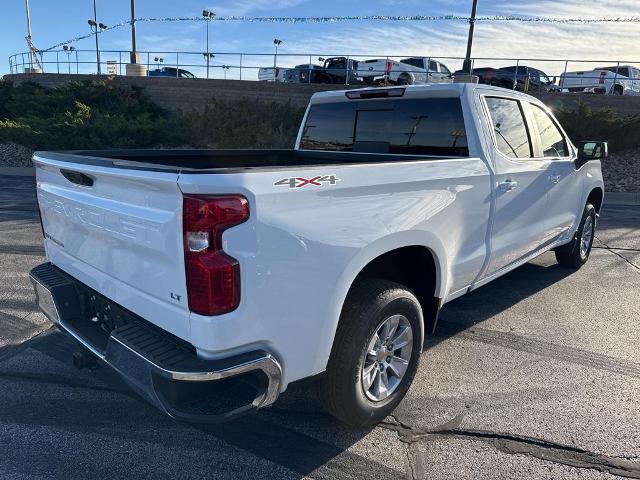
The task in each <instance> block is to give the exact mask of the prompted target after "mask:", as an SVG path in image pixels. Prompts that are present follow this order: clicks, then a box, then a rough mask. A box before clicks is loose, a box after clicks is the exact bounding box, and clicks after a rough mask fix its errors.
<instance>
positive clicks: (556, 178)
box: [549, 175, 562, 183]
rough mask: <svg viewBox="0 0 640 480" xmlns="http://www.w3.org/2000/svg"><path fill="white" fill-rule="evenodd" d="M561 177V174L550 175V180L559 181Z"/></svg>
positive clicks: (552, 181)
mask: <svg viewBox="0 0 640 480" xmlns="http://www.w3.org/2000/svg"><path fill="white" fill-rule="evenodd" d="M560 178H562V176H561V175H549V181H550V182H551V183H558V182H559V181H560Z"/></svg>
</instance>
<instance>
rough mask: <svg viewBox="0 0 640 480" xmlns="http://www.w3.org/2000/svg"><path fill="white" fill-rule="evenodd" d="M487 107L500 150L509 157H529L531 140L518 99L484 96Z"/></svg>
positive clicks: (531, 155) (531, 151)
mask: <svg viewBox="0 0 640 480" xmlns="http://www.w3.org/2000/svg"><path fill="white" fill-rule="evenodd" d="M486 102H487V108H488V109H489V115H490V116H491V124H492V125H493V131H494V134H495V138H496V146H497V148H498V150H499V151H500V152H502V153H503V154H505V155H506V156H507V157H511V158H531V157H533V150H532V149H531V140H530V139H529V133H528V131H527V127H526V124H525V121H524V115H523V114H522V109H521V108H520V102H518V100H514V99H510V98H498V97H486Z"/></svg>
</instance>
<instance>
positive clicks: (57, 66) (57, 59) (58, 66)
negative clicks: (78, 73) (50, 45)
mask: <svg viewBox="0 0 640 480" xmlns="http://www.w3.org/2000/svg"><path fill="white" fill-rule="evenodd" d="M59 53H60V52H58V50H56V70H57V72H58V73H60V56H59V55H58V54H59ZM43 63H44V62H43Z"/></svg>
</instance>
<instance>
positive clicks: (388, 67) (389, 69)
mask: <svg viewBox="0 0 640 480" xmlns="http://www.w3.org/2000/svg"><path fill="white" fill-rule="evenodd" d="M391 68H393V63H392V62H387V75H389V74H390V73H391Z"/></svg>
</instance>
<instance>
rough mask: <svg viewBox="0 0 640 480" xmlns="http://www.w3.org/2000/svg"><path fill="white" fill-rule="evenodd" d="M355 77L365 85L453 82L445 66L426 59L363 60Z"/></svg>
mask: <svg viewBox="0 0 640 480" xmlns="http://www.w3.org/2000/svg"><path fill="white" fill-rule="evenodd" d="M357 76H358V78H360V79H361V80H362V82H363V83H366V84H373V83H376V82H382V81H388V82H390V83H393V84H396V85H419V84H425V83H451V82H452V81H453V80H452V75H451V71H450V70H449V68H447V66H446V65H444V64H443V63H440V62H439V61H437V60H433V59H430V58H428V57H410V58H404V59H402V60H400V61H399V62H397V61H395V60H390V59H387V58H378V59H372V60H365V61H364V62H360V64H359V65H358V73H357Z"/></svg>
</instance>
